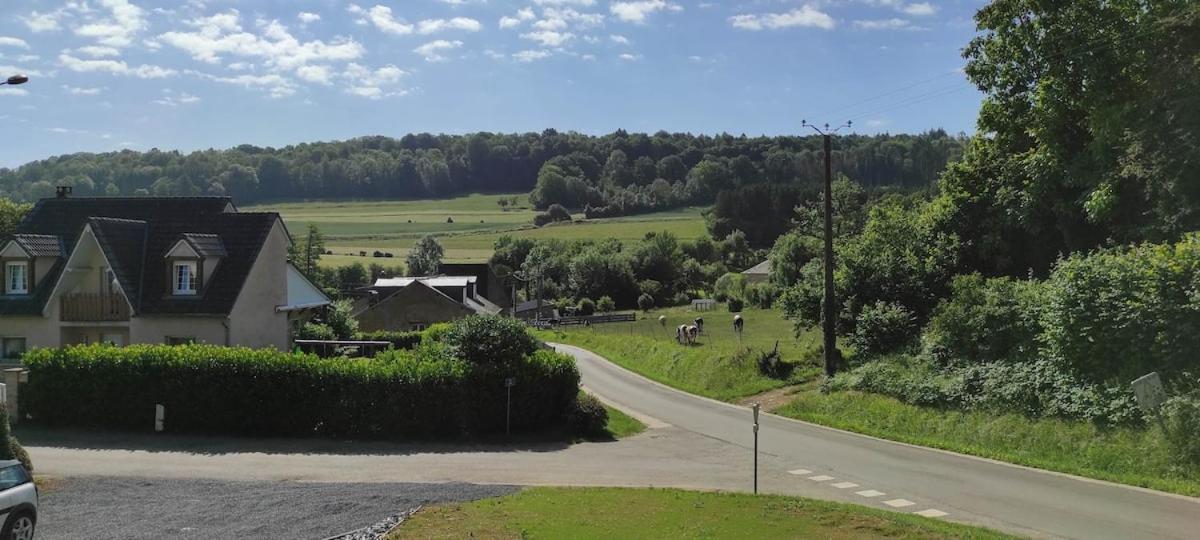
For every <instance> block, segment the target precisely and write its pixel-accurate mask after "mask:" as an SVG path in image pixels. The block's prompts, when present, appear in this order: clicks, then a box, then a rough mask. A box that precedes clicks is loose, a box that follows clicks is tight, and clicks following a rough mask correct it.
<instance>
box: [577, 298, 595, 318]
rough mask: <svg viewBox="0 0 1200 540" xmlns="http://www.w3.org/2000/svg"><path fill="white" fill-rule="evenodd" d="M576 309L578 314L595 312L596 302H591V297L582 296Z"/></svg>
mask: <svg viewBox="0 0 1200 540" xmlns="http://www.w3.org/2000/svg"><path fill="white" fill-rule="evenodd" d="M576 311H577V312H578V313H579V314H580V315H591V314H593V313H596V303H595V302H593V301H592V299H591V298H584V299H583V300H580V301H579V307H578V308H577V309H576Z"/></svg>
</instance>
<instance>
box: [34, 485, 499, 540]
mask: <svg viewBox="0 0 1200 540" xmlns="http://www.w3.org/2000/svg"><path fill="white" fill-rule="evenodd" d="M56 484H57V485H56V486H55V487H54V489H53V490H51V491H50V492H48V493H45V494H43V495H42V499H41V508H40V516H39V518H40V519H39V520H38V531H37V536H38V538H39V539H51V538H96V539H100V538H122V539H124V538H279V539H291V538H297V539H309V538H311V539H321V538H326V537H329V536H332V535H335V534H338V533H342V532H346V531H349V530H352V529H357V528H360V527H366V526H368V525H372V524H374V523H376V522H379V521H380V520H383V519H385V518H387V517H389V516H393V515H395V514H398V513H400V512H402V511H405V510H408V509H411V508H414V507H416V506H419V505H425V504H430V503H436V502H448V501H465V500H473V499H480V498H484V497H494V496H498V495H504V494H506V493H510V492H512V491H514V490H515V489H516V488H515V487H512V486H484V485H476V484H410V483H378V484H335V483H309V482H305V483H300V482H229V481H214V480H173V479H152V478H124V477H72V478H65V479H63V480H61V481H60V482H57V483H56Z"/></svg>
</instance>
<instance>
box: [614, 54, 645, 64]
mask: <svg viewBox="0 0 1200 540" xmlns="http://www.w3.org/2000/svg"><path fill="white" fill-rule="evenodd" d="M617 58H620V59H621V60H624V61H626V62H636V61H638V60H641V59H642V55H640V54H629V53H621V54H619V55H617Z"/></svg>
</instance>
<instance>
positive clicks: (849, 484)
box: [830, 482, 858, 489]
mask: <svg viewBox="0 0 1200 540" xmlns="http://www.w3.org/2000/svg"><path fill="white" fill-rule="evenodd" d="M830 485H831V486H833V487H835V488H838V489H850V488H856V487H858V484H855V483H854V482H838V483H836V484H830Z"/></svg>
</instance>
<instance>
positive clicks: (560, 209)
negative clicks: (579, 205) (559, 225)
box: [546, 203, 571, 221]
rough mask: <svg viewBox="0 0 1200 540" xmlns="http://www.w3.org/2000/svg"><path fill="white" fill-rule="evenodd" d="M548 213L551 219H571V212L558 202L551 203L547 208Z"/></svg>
mask: <svg viewBox="0 0 1200 540" xmlns="http://www.w3.org/2000/svg"><path fill="white" fill-rule="evenodd" d="M546 214H548V215H549V216H550V219H551V220H553V221H571V212H569V211H567V209H566V207H564V206H563V205H561V204H558V203H555V204H552V205H550V208H547V209H546Z"/></svg>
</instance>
